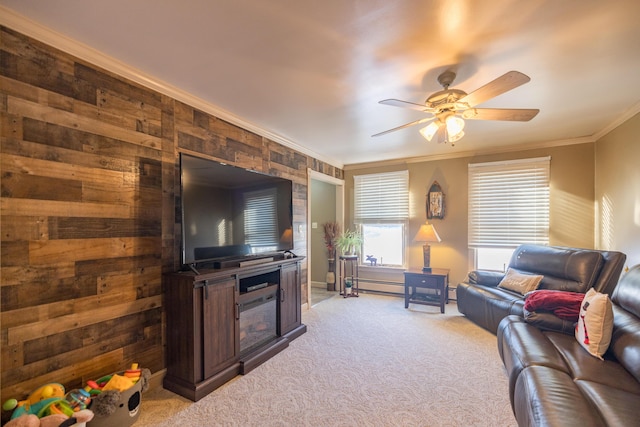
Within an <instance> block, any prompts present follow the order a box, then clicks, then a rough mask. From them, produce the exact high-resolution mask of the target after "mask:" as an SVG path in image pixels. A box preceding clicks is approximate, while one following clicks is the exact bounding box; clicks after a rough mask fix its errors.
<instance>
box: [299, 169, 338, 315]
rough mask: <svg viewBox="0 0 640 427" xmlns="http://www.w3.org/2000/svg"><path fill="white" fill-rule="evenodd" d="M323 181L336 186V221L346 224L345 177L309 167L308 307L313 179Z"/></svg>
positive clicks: (309, 301) (308, 296) (308, 297)
mask: <svg viewBox="0 0 640 427" xmlns="http://www.w3.org/2000/svg"><path fill="white" fill-rule="evenodd" d="M312 180H315V181H322V182H326V183H328V184H332V185H334V186H335V187H336V221H337V222H338V223H339V224H340V226H342V225H343V224H344V179H339V178H334V177H332V176H329V175H325V174H323V173H320V172H316V171H314V170H312V169H307V230H308V232H307V301H306V306H307V308H311V232H310V231H311V209H313V206H311V181H312Z"/></svg>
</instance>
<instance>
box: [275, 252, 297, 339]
mask: <svg viewBox="0 0 640 427" xmlns="http://www.w3.org/2000/svg"><path fill="white" fill-rule="evenodd" d="M301 322H302V309H301V307H300V281H299V267H298V263H295V264H288V265H284V266H282V270H281V271H280V335H285V334H286V333H288V332H290V331H292V330H293V329H295V328H296V327H298V326H300V324H301Z"/></svg>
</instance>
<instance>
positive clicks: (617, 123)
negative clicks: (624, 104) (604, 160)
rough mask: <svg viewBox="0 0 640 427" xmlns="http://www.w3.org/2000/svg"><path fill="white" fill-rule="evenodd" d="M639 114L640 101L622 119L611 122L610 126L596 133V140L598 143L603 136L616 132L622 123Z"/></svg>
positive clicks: (594, 135)
mask: <svg viewBox="0 0 640 427" xmlns="http://www.w3.org/2000/svg"><path fill="white" fill-rule="evenodd" d="M638 113H640V101H638V102H637V103H636V104H635V105H633V106H632V107H631V108H629V109H628V110H627V111H625V112H624V113H623V114H622V115H621V116H620V117H618V118H617V119H615V120H614V121H613V122H611V123H610V124H609V126H607V127H605V128H604V129H602V130H600V131H599V132H596V133H594V134H593V137H594V139H595V140H596V141H597V140H599V139H601V138H602V137H603V136H605V135H606V134H608V133H609V132H611V131H612V130H614V129H615V128H617V127H618V126H620V125H621V124H622V123H624V122H626V121H627V120H629V119H630V118H632V117H633V116H635V115H636V114H638Z"/></svg>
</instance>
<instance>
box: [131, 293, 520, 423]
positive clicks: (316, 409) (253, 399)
mask: <svg viewBox="0 0 640 427" xmlns="http://www.w3.org/2000/svg"><path fill="white" fill-rule="evenodd" d="M446 311H447V313H446V314H444V315H443V314H440V309H439V308H438V307H427V306H418V305H411V306H410V308H409V309H408V310H407V309H405V308H404V302H403V300H402V299H401V298H398V297H390V296H379V295H371V294H362V293H361V294H360V297H359V298H349V299H344V298H342V297H340V296H335V297H333V298H330V299H328V300H326V301H323V302H321V303H319V304H317V305H316V306H314V307H313V308H312V309H311V310H308V311H304V312H303V322H304V323H305V324H306V325H307V326H308V332H307V333H306V334H304V335H302V336H301V337H300V338H298V339H297V340H295V341H293V342H292V343H291V345H290V346H289V347H288V348H287V349H286V350H284V351H283V352H281V353H279V354H278V355H276V356H275V357H274V358H272V359H270V360H269V361H267V362H266V363H265V364H263V365H261V366H259V367H258V368H257V369H255V370H254V371H252V372H250V373H249V374H247V375H246V376H239V377H237V378H236V379H234V380H233V381H231V382H229V383H227V384H225V385H224V386H222V387H220V388H219V389H217V390H215V391H214V392H213V393H211V394H209V395H208V396H207V397H205V398H203V399H202V400H200V401H199V402H196V403H193V402H191V401H188V400H186V399H183V398H181V397H179V396H177V395H175V394H173V393H170V392H168V391H165V390H153V391H150V392H148V393H145V394H144V395H143V397H142V409H141V414H140V418H139V419H138V421H137V422H136V423H135V427H142V426H514V425H516V422H515V419H514V417H513V415H512V413H511V407H510V405H509V397H508V386H507V378H506V375H505V373H504V370H503V367H502V363H501V361H500V357H499V356H498V351H497V347H496V338H495V336H494V335H492V334H490V333H489V332H486V331H485V330H483V329H481V328H479V327H477V326H476V325H474V324H473V323H471V322H469V321H468V320H467V319H466V318H464V317H463V316H461V315H460V314H459V313H458V310H457V308H456V306H455V303H450V304H449V305H448V306H447V310H446Z"/></svg>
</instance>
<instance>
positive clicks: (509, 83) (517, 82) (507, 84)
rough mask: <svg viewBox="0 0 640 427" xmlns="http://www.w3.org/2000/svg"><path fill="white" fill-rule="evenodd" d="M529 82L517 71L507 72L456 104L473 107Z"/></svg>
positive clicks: (526, 77) (525, 76)
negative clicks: (463, 103) (461, 103)
mask: <svg viewBox="0 0 640 427" xmlns="http://www.w3.org/2000/svg"><path fill="white" fill-rule="evenodd" d="M529 80H531V79H530V78H529V76H527V75H525V74H522V73H521V72H519V71H509V72H508V73H506V74H504V75H502V76H500V77H498V78H497V79H495V80H493V81H491V82H489V83H487V84H486V85H484V86H482V87H481V88H479V89H476V90H475V91H473V92H471V93H470V94H468V95H467V96H465V97H463V98H462V99H460V100H459V101H458V102H466V103H467V104H469V107H473V106H475V105H478V104H482V103H483V102H485V101H488V100H490V99H491V98H494V97H496V96H498V95H501V94H503V93H505V92H508V91H510V90H511V89H515V88H517V87H518V86H521V85H523V84H525V83H527V82H528V81H529Z"/></svg>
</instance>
